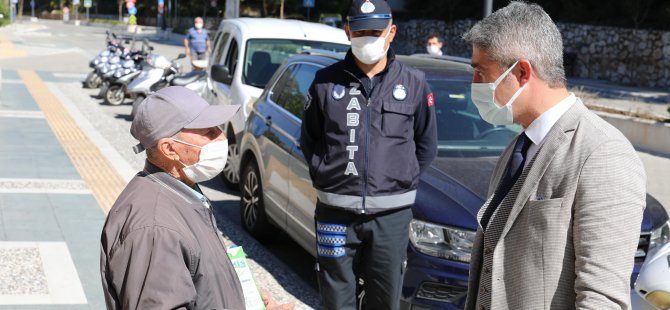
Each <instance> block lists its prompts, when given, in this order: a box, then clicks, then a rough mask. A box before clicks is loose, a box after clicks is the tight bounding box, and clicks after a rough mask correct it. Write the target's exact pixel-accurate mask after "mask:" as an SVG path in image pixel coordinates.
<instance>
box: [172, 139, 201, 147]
mask: <svg viewBox="0 0 670 310" xmlns="http://www.w3.org/2000/svg"><path fill="white" fill-rule="evenodd" d="M170 139H172V140H173V141H176V142H179V143H181V144H186V145H188V146H192V147H197V148H199V149H201V148H202V146H198V145H195V144H191V143H188V142H184V141H181V140H178V139H175V138H170Z"/></svg>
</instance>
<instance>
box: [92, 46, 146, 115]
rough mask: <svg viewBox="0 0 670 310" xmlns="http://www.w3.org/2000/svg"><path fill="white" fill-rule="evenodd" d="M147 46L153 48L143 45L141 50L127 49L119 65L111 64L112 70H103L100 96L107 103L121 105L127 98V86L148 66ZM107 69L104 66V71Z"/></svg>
mask: <svg viewBox="0 0 670 310" xmlns="http://www.w3.org/2000/svg"><path fill="white" fill-rule="evenodd" d="M145 47H148V50H149V51H152V50H153V48H152V47H151V46H148V45H146V46H145V45H143V46H142V49H141V50H140V51H130V49H125V50H124V53H123V54H122V55H121V56H120V59H123V61H122V62H121V63H119V64H118V65H116V66H115V65H113V64H112V65H110V68H109V69H110V71H108V72H106V73H104V72H103V84H102V86H101V87H100V92H99V94H98V98H103V99H104V101H105V103H106V104H109V105H120V104H122V103H123V101H124V99H125V98H126V95H125V91H126V86H127V85H128V84H129V83H130V82H131V81H132V80H133V79H135V78H136V77H138V76H139V75H140V74H141V72H142V68H143V67H145V66H146V63H145V61H144V60H145V59H146V57H147V55H148V53H147V51H146V49H145ZM105 69H107V68H106V67H103V69H102V71H104V70H105Z"/></svg>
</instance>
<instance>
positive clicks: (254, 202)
mask: <svg viewBox="0 0 670 310" xmlns="http://www.w3.org/2000/svg"><path fill="white" fill-rule="evenodd" d="M263 201H264V199H263V184H262V182H261V177H260V174H259V173H258V166H257V165H256V163H255V162H254V161H250V162H249V164H247V166H246V167H245V169H244V173H243V174H242V193H241V195H240V217H241V220H242V227H244V229H245V230H246V231H248V232H249V233H250V234H251V235H252V236H254V238H256V239H257V240H259V241H268V240H270V239H271V238H272V236H274V235H275V232H276V230H277V229H276V228H275V227H274V226H272V224H270V222H269V221H268V218H267V214H266V213H265V205H264V204H263Z"/></svg>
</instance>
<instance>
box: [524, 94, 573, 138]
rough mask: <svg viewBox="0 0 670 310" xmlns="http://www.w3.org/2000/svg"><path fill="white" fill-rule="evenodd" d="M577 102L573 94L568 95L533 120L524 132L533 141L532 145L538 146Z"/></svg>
mask: <svg viewBox="0 0 670 310" xmlns="http://www.w3.org/2000/svg"><path fill="white" fill-rule="evenodd" d="M576 101H577V97H576V96H575V94H573V93H570V96H568V97H566V98H565V99H563V100H561V101H560V102H559V103H557V104H556V105H554V106H553V107H551V109H549V110H547V111H545V112H544V113H542V115H540V117H538V118H537V119H535V120H534V121H533V122H532V123H530V125H529V126H528V128H526V130H525V132H526V135H527V136H528V138H529V139H530V140H531V141H533V144H534V145H540V144H542V142H543V141H544V138H545V137H546V136H547V134H548V133H549V130H551V128H552V127H554V124H556V122H558V120H559V119H560V118H561V116H563V114H565V112H567V111H568V109H570V107H572V105H573V104H574V103H575V102H576Z"/></svg>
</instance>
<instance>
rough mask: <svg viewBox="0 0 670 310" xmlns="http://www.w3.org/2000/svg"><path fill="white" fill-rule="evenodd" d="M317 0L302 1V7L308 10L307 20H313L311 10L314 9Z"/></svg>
mask: <svg viewBox="0 0 670 310" xmlns="http://www.w3.org/2000/svg"><path fill="white" fill-rule="evenodd" d="M314 2H316V0H302V6H304V7H306V8H307V20H308V21H309V20H311V11H310V10H311V8H313V7H314Z"/></svg>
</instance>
